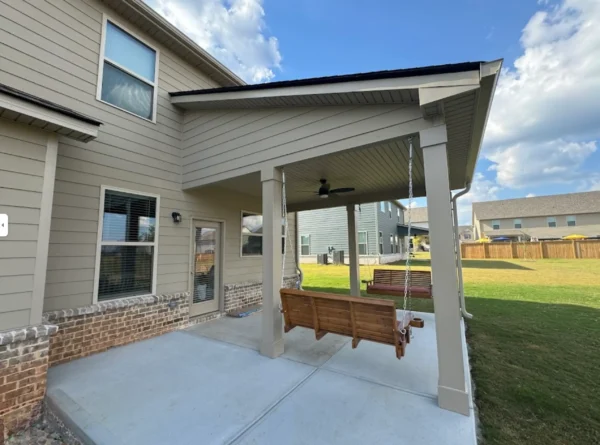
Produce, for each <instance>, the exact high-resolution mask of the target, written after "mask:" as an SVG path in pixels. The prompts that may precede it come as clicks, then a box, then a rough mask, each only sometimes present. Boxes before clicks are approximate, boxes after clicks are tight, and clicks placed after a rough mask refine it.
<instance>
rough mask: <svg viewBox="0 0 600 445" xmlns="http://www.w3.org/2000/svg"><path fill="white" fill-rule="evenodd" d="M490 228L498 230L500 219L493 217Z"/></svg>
mask: <svg viewBox="0 0 600 445" xmlns="http://www.w3.org/2000/svg"><path fill="white" fill-rule="evenodd" d="M492 229H493V230H499V229H500V220H498V219H495V220H493V221H492Z"/></svg>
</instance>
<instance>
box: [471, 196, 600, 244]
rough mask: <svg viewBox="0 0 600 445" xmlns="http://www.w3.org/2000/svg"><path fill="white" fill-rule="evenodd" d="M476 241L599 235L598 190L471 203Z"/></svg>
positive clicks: (599, 200) (550, 238)
mask: <svg viewBox="0 0 600 445" xmlns="http://www.w3.org/2000/svg"><path fill="white" fill-rule="evenodd" d="M473 228H474V231H475V234H474V235H475V238H480V237H484V236H488V237H490V238H498V237H506V238H510V239H512V240H519V239H534V240H555V239H561V238H562V237H564V236H568V235H572V234H579V235H585V236H589V237H598V236H600V191H597V192H583V193H568V194H564V195H552V196H537V197H532V198H519V199H505V200H501V201H488V202H474V203H473Z"/></svg>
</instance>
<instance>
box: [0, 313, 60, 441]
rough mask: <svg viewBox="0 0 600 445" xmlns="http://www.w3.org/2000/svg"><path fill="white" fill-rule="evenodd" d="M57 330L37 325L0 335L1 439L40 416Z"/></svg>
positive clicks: (27, 425)
mask: <svg viewBox="0 0 600 445" xmlns="http://www.w3.org/2000/svg"><path fill="white" fill-rule="evenodd" d="M57 330H58V328H57V327H56V326H49V325H38V326H28V327H26V328H22V329H18V330H14V331H5V332H0V418H1V419H2V423H3V425H4V431H3V434H4V435H3V437H1V438H2V439H3V438H5V437H7V436H8V435H10V434H12V433H14V432H17V431H19V430H22V429H25V428H27V427H29V425H30V424H31V423H32V422H35V421H36V420H37V419H38V418H39V417H40V415H41V412H42V399H43V398H44V395H45V394H46V373H47V371H48V348H49V339H50V337H51V336H52V335H54V334H56V332H57ZM0 434H1V433H0ZM2 443H3V441H2Z"/></svg>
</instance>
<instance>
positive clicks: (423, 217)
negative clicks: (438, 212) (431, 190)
mask: <svg viewBox="0 0 600 445" xmlns="http://www.w3.org/2000/svg"><path fill="white" fill-rule="evenodd" d="M410 219H411V221H412V225H413V226H415V227H416V228H418V229H428V228H429V216H428V214H427V207H413V208H412V209H410ZM404 220H405V221H408V209H404Z"/></svg>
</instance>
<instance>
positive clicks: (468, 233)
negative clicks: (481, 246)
mask: <svg viewBox="0 0 600 445" xmlns="http://www.w3.org/2000/svg"><path fill="white" fill-rule="evenodd" d="M458 239H459V240H460V241H461V242H463V241H464V242H470V241H473V239H474V237H473V226H458Z"/></svg>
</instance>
